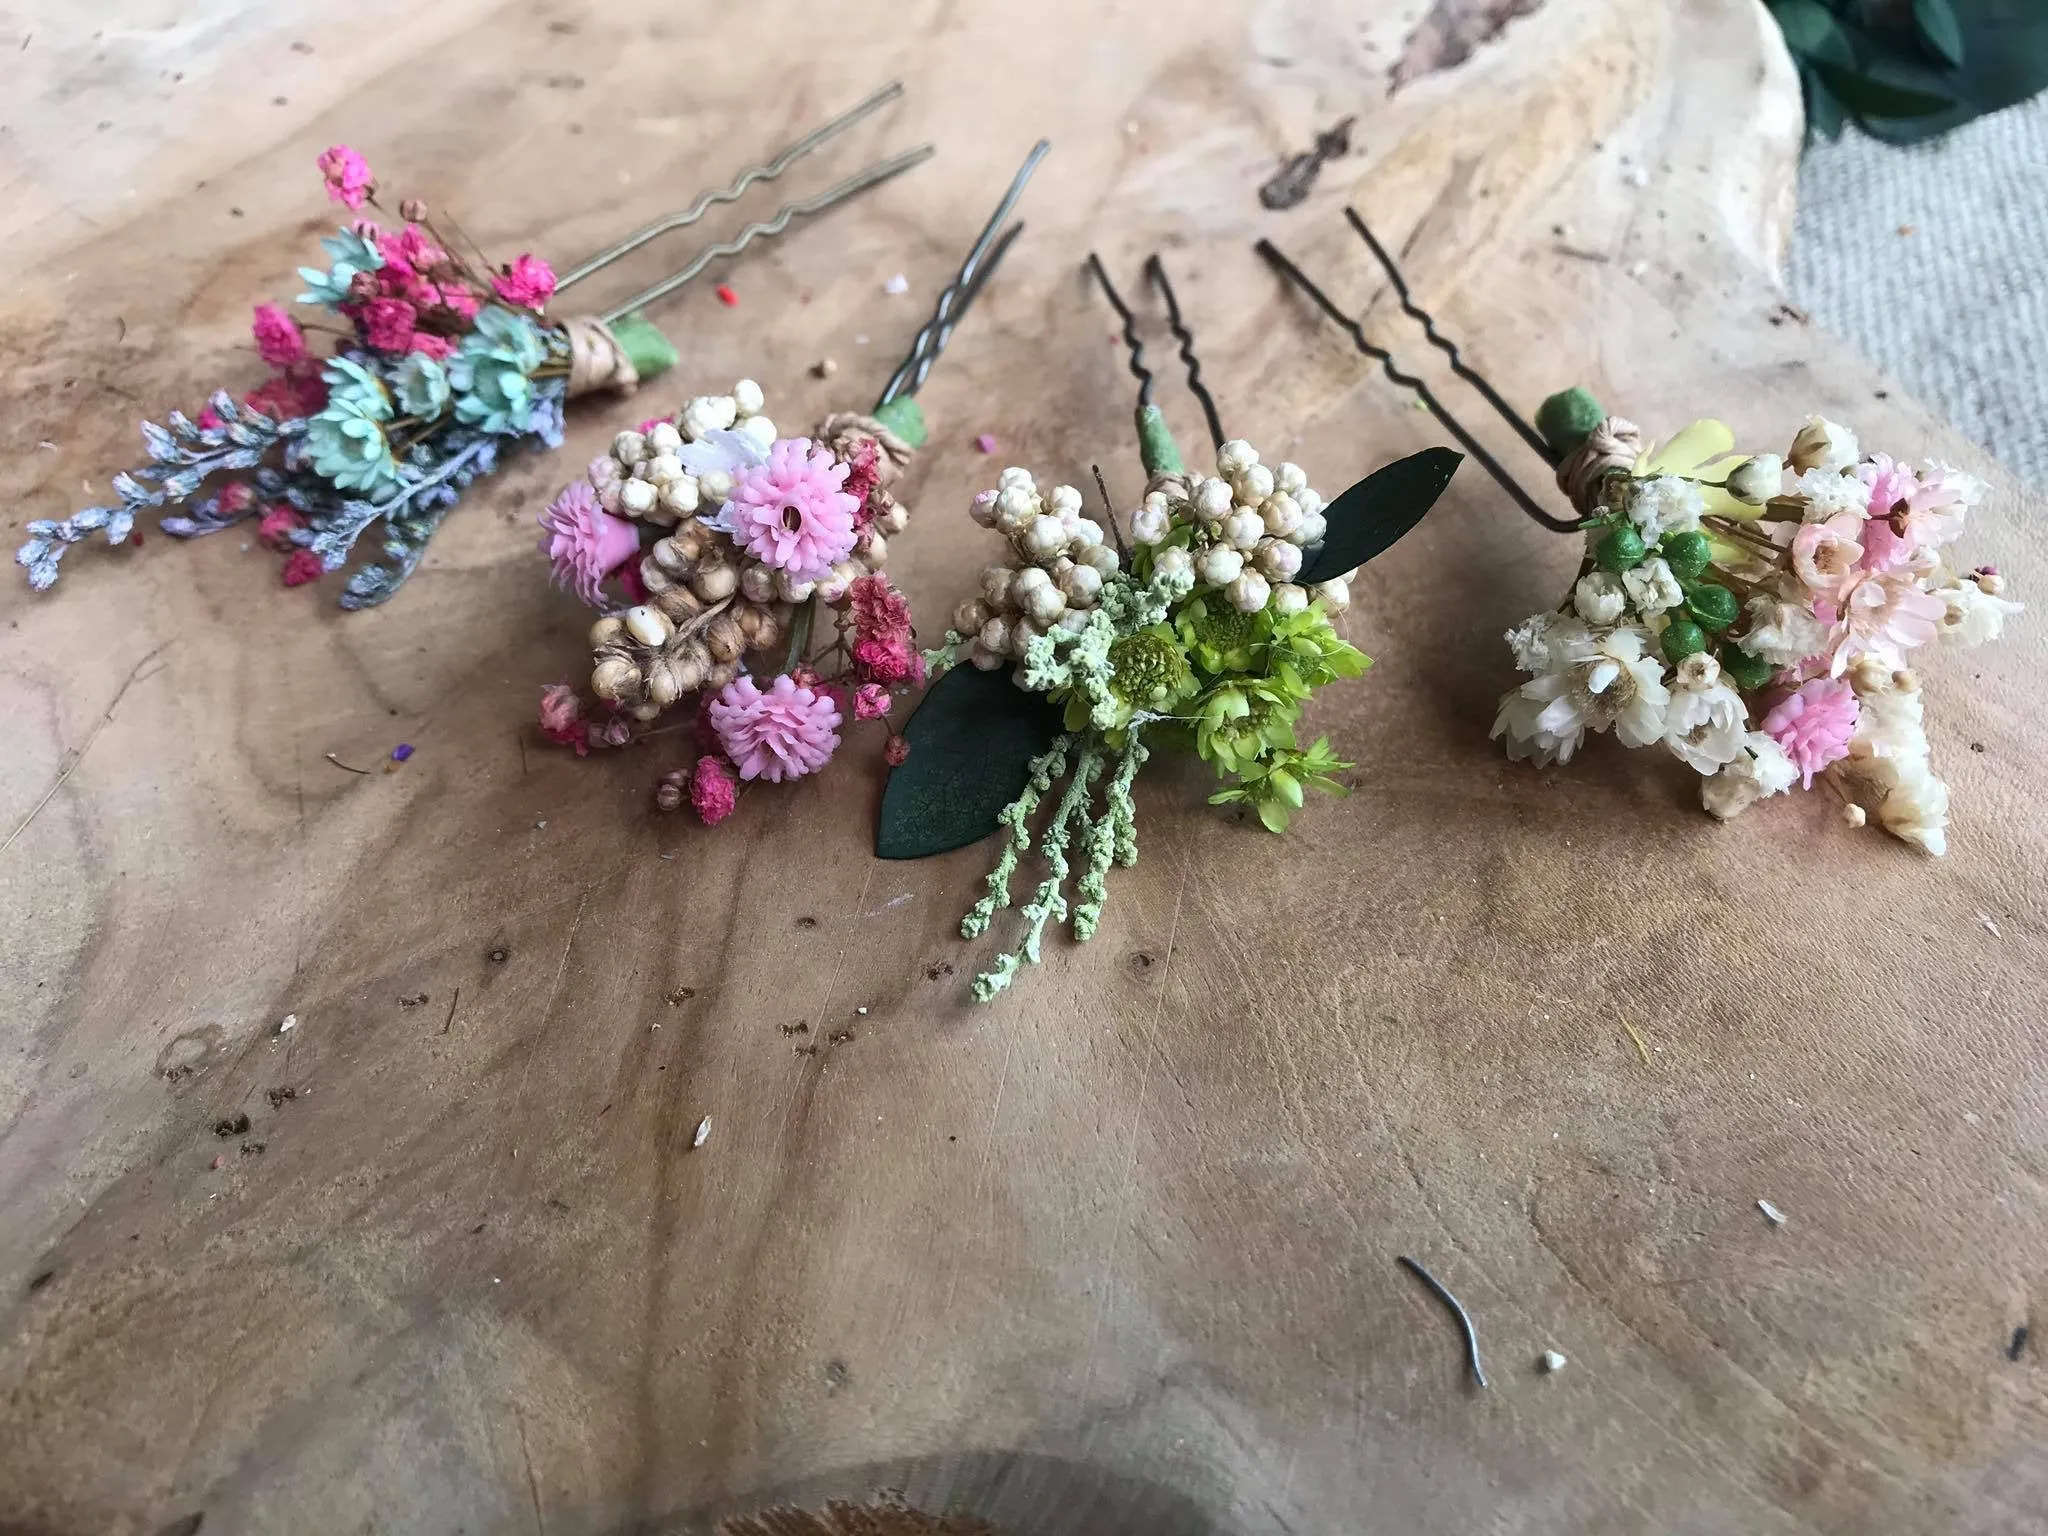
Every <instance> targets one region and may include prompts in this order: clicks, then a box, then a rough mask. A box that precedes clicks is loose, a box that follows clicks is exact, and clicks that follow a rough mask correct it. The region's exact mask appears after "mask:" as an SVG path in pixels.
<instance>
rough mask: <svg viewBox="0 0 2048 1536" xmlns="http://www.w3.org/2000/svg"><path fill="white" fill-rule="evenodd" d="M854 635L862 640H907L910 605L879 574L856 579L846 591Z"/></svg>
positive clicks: (908, 635) (886, 579)
mask: <svg viewBox="0 0 2048 1536" xmlns="http://www.w3.org/2000/svg"><path fill="white" fill-rule="evenodd" d="M846 598H847V606H848V609H849V610H850V611H851V612H852V614H853V628H854V632H855V633H856V634H858V635H860V636H861V637H863V638H865V639H876V640H908V639H909V638H910V604H909V603H907V602H905V601H904V600H903V594H902V593H900V592H898V591H897V590H896V589H895V588H894V587H892V586H890V585H889V578H888V577H886V576H884V575H881V574H880V573H879V572H870V573H869V574H868V575H866V576H857V577H855V578H854V581H853V584H852V585H851V586H849V587H848V588H847V589H846Z"/></svg>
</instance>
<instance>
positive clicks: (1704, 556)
mask: <svg viewBox="0 0 2048 1536" xmlns="http://www.w3.org/2000/svg"><path fill="white" fill-rule="evenodd" d="M1657 553H1659V554H1660V555H1662V556H1663V557H1664V563H1665V564H1666V565H1668V566H1670V567H1671V574H1672V575H1674V576H1676V577H1677V578H1678V579H1679V580H1680V581H1697V580H1698V579H1699V576H1700V573H1701V572H1702V571H1704V570H1705V569H1706V568H1707V562H1708V561H1710V560H1712V559H1713V558H1714V546H1713V545H1712V544H1710V543H1708V542H1707V536H1706V535H1705V534H1704V533H1701V532H1700V531H1699V530H1698V529H1692V530H1690V531H1688V532H1685V533H1674V534H1672V535H1671V536H1670V537H1669V538H1667V539H1665V541H1664V542H1663V544H1662V545H1660V546H1659V548H1658V550H1657Z"/></svg>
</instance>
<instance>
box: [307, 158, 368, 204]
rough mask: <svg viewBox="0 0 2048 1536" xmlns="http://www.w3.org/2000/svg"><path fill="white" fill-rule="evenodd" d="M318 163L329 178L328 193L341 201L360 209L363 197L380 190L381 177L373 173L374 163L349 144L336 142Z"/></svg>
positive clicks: (321, 170) (323, 173)
mask: <svg viewBox="0 0 2048 1536" xmlns="http://www.w3.org/2000/svg"><path fill="white" fill-rule="evenodd" d="M317 164H318V165H319V167H320V174H321V176H323V177H324V178H325V179H326V181H327V195H328V196H329V197H331V198H333V199H334V201H335V202H337V203H346V204H348V206H349V207H351V208H360V207H362V206H363V200H364V199H365V198H366V197H368V196H369V195H370V194H371V193H373V192H375V191H376V190H377V178H376V177H375V176H373V175H371V174H370V163H369V162H368V161H367V160H365V159H364V158H363V157H362V156H361V155H359V154H357V153H356V152H355V151H354V150H352V149H350V148H349V147H348V146H347V145H346V144H337V145H335V146H334V148H332V149H330V150H328V151H327V153H326V154H324V155H322V156H321V157H320V159H319V161H318V162H317Z"/></svg>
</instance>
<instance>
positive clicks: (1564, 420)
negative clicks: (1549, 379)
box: [1536, 388, 1607, 458]
mask: <svg viewBox="0 0 2048 1536" xmlns="http://www.w3.org/2000/svg"><path fill="white" fill-rule="evenodd" d="M1606 419H1607V412H1606V411H1604V410H1602V409H1601V408H1600V402H1599V401H1598V400H1595V399H1594V398H1593V397H1592V395H1591V394H1590V393H1588V392H1587V391H1585V390H1583V389H1577V388H1573V389H1567V390H1564V391H1562V392H1560V393H1558V394H1555V395H1552V396H1551V397H1550V398H1549V399H1548V400H1546V401H1544V402H1543V404H1542V405H1541V406H1539V407H1538V408H1537V411H1536V430H1537V431H1538V432H1540V433H1542V434H1543V440H1544V441H1545V442H1546V443H1548V444H1550V449H1551V452H1553V453H1555V454H1556V455H1557V456H1558V457H1559V458H1564V457H1566V456H1568V455H1570V454H1573V453H1576V452H1578V450H1579V447H1580V445H1581V444H1582V443H1584V442H1585V441H1586V439H1587V438H1589V437H1591V436H1592V435H1593V429H1594V428H1595V427H1597V426H1599V425H1600V423H1601V422H1603V421H1605V420H1606Z"/></svg>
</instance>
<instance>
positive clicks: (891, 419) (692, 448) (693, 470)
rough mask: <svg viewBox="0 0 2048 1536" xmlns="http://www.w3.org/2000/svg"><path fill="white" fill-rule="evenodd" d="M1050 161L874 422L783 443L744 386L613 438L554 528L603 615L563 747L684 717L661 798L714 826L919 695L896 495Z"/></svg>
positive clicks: (547, 545)
mask: <svg viewBox="0 0 2048 1536" xmlns="http://www.w3.org/2000/svg"><path fill="white" fill-rule="evenodd" d="M1048 147H1049V146H1048V145H1047V144H1046V143H1044V142H1043V141H1041V142H1040V143H1039V144H1038V145H1037V146H1036V147H1035V148H1034V149H1033V150H1032V151H1031V154H1030V155H1029V157H1028V158H1026V160H1025V162H1024V164H1023V166H1022V167H1021V168H1020V169H1019V170H1018V172H1017V174H1016V176H1015V178H1014V179H1013V180H1012V181H1011V183H1010V186H1009V189H1008V190H1007V192H1005V194H1004V196H1003V199H1002V201H1001V203H1000V204H999V205H998V206H997V208H996V211H995V213H994V215H993V216H992V217H991V218H990V219H989V221H988V223H987V225H986V226H985V227H984V228H983V229H982V231H981V235H980V237H979V238H978V239H977V240H976V241H975V244H974V247H973V249H972V250H970V251H969V252H968V254H967V258H966V260H965V261H964V262H963V263H962V264H961V267H960V270H959V272H958V274H957V275H956V276H955V278H954V279H953V281H952V283H951V284H949V285H948V286H947V288H946V289H945V290H944V291H943V292H942V293H941V294H940V295H939V298H938V301H937V304H936V305H935V307H934V309H933V312H932V316H931V318H930V320H929V321H928V322H927V323H926V324H925V326H924V327H923V329H922V330H920V331H919V332H918V334H917V337H916V339H915V341H914V342H913V343H912V345H911V348H910V352H909V355H908V356H906V357H905V358H904V360H903V362H902V364H901V365H900V366H899V367H898V368H897V369H896V371H895V373H894V374H892V375H891V376H890V378H889V380H888V382H887V384H885V385H884V386H883V389H882V392H881V394H880V396H879V398H878V399H877V401H876V403H875V406H874V408H873V410H872V411H870V412H867V413H860V412H850V411H842V412H835V413H833V414H831V415H828V416H827V417H826V418H825V419H824V420H823V421H821V422H820V423H818V425H817V426H816V427H815V428H813V430H812V431H811V433H810V435H809V436H806V437H784V436H782V435H781V433H780V431H779V429H778V428H777V427H776V425H775V423H774V421H773V420H772V419H771V418H770V417H769V416H768V415H767V398H766V394H765V392H764V391H763V390H762V388H761V386H760V385H759V384H757V383H755V382H754V381H753V380H751V379H742V380H740V381H739V382H738V383H737V384H735V385H734V386H733V387H732V390H731V392H730V393H728V394H723V395H700V396H698V397H696V398H695V399H692V400H690V401H688V402H687V403H686V404H685V405H684V406H683V408H682V409H681V410H680V411H678V412H676V413H675V414H674V415H673V416H669V417H663V418H657V419H655V420H651V421H646V422H643V423H641V425H640V426H639V427H638V428H637V429H635V430H633V431H628V432H621V433H620V434H619V435H618V437H617V438H616V439H614V441H613V443H612V446H611V451H610V452H609V453H608V454H606V455H605V456H604V457H602V458H600V459H597V460H596V461H594V462H593V463H592V464H591V466H590V468H589V470H588V471H587V473H586V474H585V475H584V476H583V478H581V479H579V480H577V481H574V482H572V483H571V484H569V485H568V486H566V487H565V488H564V489H563V490H562V492H561V493H560V494H559V495H558V496H557V497H556V498H555V500H554V501H553V503H552V504H550V505H549V506H548V508H547V509H546V510H545V511H544V512H542V513H541V515H540V522H541V525H542V527H543V529H544V530H545V537H544V538H543V539H542V541H541V550H542V552H543V553H544V554H546V555H547V556H548V558H549V560H550V561H551V563H552V565H553V568H554V576H555V580H556V582H557V583H558V584H559V585H561V586H564V587H566V588H568V589H569V590H571V591H573V592H575V593H576V594H577V596H579V597H581V598H582V599H583V600H584V601H585V602H587V603H590V604H591V605H592V606H594V607H599V608H603V609H605V610H606V612H605V615H604V617H602V618H600V619H599V620H598V621H597V622H596V624H595V625H594V626H593V627H592V630H591V636H590V639H591V647H592V652H593V655H592V660H591V673H590V689H591V693H592V694H594V695H595V698H594V699H592V698H586V697H583V696H581V695H579V694H578V692H577V691H576V690H575V689H574V688H572V687H570V686H569V685H568V684H557V685H555V686H552V687H550V688H548V689H546V690H545V691H544V693H543V697H542V702H541V728H542V730H543V731H544V732H545V733H546V734H547V735H548V736H549V737H550V738H551V739H553V740H555V741H558V742H561V743H562V744H564V745H566V746H571V747H574V748H575V749H576V751H577V752H578V753H584V752H588V751H589V750H590V749H591V748H592V747H598V746H623V745H625V744H627V743H629V742H631V741H634V740H636V739H638V738H640V737H642V736H645V735H647V734H650V733H651V732H653V731H656V730H666V729H670V728H671V727H670V726H668V725H665V724H662V723H661V722H663V721H664V719H665V717H667V716H668V715H669V713H670V712H671V711H674V710H689V711H690V712H691V718H690V719H689V721H687V722H684V723H687V724H689V725H691V726H693V728H694V733H695V736H696V738H697V739H698V743H699V750H698V751H697V752H696V753H695V754H693V755H694V762H693V763H692V766H690V767H688V768H685V769H680V770H677V771H676V772H673V773H670V774H669V775H667V776H666V778H665V779H664V780H663V781H662V784H661V786H660V789H659V791H658V801H659V803H660V804H661V805H662V806H663V807H664V808H666V809H675V808H676V807H678V806H680V805H681V804H682V802H683V800H684V799H685V798H686V797H687V798H688V799H689V801H690V804H691V806H692V807H693V808H694V809H695V810H696V812H697V814H698V815H699V816H700V817H701V818H702V819H703V820H704V821H706V822H707V823H715V822H718V821H720V820H723V819H724V817H725V816H727V815H728V814H730V813H731V811H732V809H733V806H734V803H735V798H736V788H737V785H738V784H739V783H740V782H744V781H752V780H756V779H765V780H767V781H769V782H771V783H780V782H783V781H785V780H788V779H794V778H801V777H804V776H805V775H807V774H811V773H815V772H817V771H818V769H820V768H822V767H823V766H824V765H825V763H826V762H827V761H828V760H829V759H830V758H831V756H832V754H833V753H834V752H835V751H836V750H837V748H838V746H839V742H840V739H841V733H842V732H843V731H844V730H845V729H847V728H849V727H850V726H852V725H853V724H855V723H856V722H860V721H869V720H873V721H885V720H886V718H887V716H888V714H889V711H890V707H891V704H892V702H893V694H894V692H895V691H896V690H898V689H901V688H903V687H905V686H907V685H910V684H913V683H916V682H919V681H921V680H922V679H923V676H924V664H923V661H922V658H921V657H920V656H919V654H918V651H917V648H916V645H915V642H914V640H913V637H912V633H911V626H910V610H909V607H908V605H907V604H906V603H905V602H904V600H903V598H902V596H901V595H900V594H899V593H898V592H897V591H896V590H895V589H894V588H893V587H892V586H891V585H890V584H889V579H888V577H887V576H885V575H883V574H882V567H883V565H884V564H885V563H886V561H887V559H888V554H889V541H890V540H891V539H892V538H894V537H895V536H896V535H898V534H900V533H901V532H903V530H904V529H905V528H906V527H907V526H908V524H909V519H910V511H909V508H907V507H906V506H905V505H904V504H903V503H902V502H901V501H900V500H898V499H897V497H896V495H895V492H894V489H893V487H895V485H896V484H897V483H898V481H899V480H900V479H901V477H902V474H903V471H904V469H905V467H906V466H907V465H908V464H909V462H910V459H911V457H912V455H913V454H914V453H915V452H916V450H917V449H918V448H920V447H922V446H923V444H924V442H925V440H926V438H927V435H928V433H927V428H926V425H925V420H924V414H923V412H922V411H921V410H920V408H919V407H918V404H917V400H916V393H917V390H918V389H919V388H920V387H921V386H922V385H923V383H924V381H925V379H926V377H927V376H928V375H929V374H930V372H931V369H932V365H933V364H934V363H935V362H937V361H938V358H939V355H940V353H941V352H942V351H943V350H944V348H945V346H946V343H947V342H948V341H949V340H950V339H951V338H952V335H953V331H954V328H955V327H956V326H957V325H958V324H959V322H960V320H961V318H962V316H964V315H965V314H966V312H967V310H968V308H969V306H970V305H972V303H973V302H974V300H975V298H976V297H977V296H978V295H979V294H980V292H981V291H982V289H983V287H984V286H985V285H986V284H987V282H988V280H989V278H990V276H991V275H992V274H993V273H994V272H995V270H996V268H997V266H998V265H999V264H1000V263H1001V261H1002V259H1003V257H1004V256H1005V255H1006V254H1007V253H1008V251H1009V248H1010V246H1011V244H1012V243H1013V242H1014V241H1015V239H1016V238H1017V236H1018V235H1019V234H1020V233H1021V232H1022V230H1023V225H1022V223H1021V222H1020V223H1017V224H1014V225H1010V226H1009V227H1008V228H1005V227H1004V226H1005V222H1006V221H1007V220H1008V219H1009V217H1010V213H1011V211H1012V209H1014V208H1015V206H1016V204H1017V200H1018V199H1019V197H1020V196H1022V194H1023V191H1024V186H1025V183H1026V182H1027V181H1028V180H1029V179H1030V177H1031V174H1032V172H1033V171H1035V170H1036V169H1037V167H1038V162H1039V161H1040V160H1041V159H1042V158H1043V157H1044V155H1045V153H1046V150H1047V148H1048ZM613 594H616V596H614V595H613ZM821 621H829V624H830V633H829V634H827V633H825V632H824V629H825V625H824V622H821ZM750 663H751V669H750ZM899 750H900V748H899V747H898V746H897V745H896V744H895V742H894V739H893V738H892V739H891V744H890V746H889V748H888V751H890V752H892V753H893V752H896V751H899Z"/></svg>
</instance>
